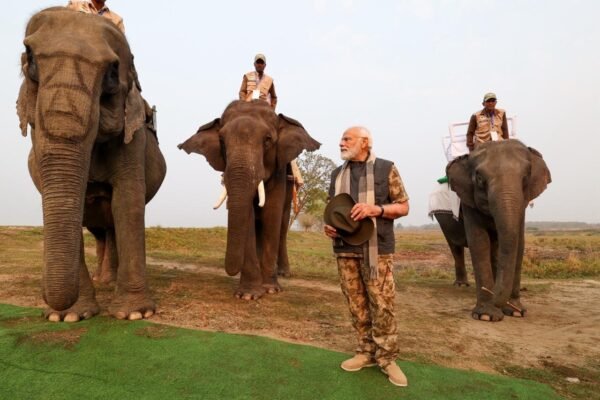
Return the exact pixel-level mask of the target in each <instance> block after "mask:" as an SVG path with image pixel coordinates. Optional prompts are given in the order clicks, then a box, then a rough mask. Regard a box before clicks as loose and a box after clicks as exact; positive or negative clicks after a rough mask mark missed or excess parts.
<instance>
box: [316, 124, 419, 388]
mask: <svg viewBox="0 0 600 400" xmlns="http://www.w3.org/2000/svg"><path fill="white" fill-rule="evenodd" d="M372 146H373V139H372V136H371V134H370V132H369V131H368V130H367V129H366V128H364V127H352V128H349V129H347V130H346V131H345V132H344V135H343V136H342V139H341V141H340V153H341V158H342V160H345V162H344V164H343V165H342V166H340V167H338V168H337V169H335V170H334V171H333V173H332V176H331V184H330V188H329V199H330V200H329V204H328V205H327V207H326V210H325V221H326V225H325V234H326V235H327V236H328V237H330V238H331V239H333V251H334V252H335V254H336V257H337V265H338V272H339V275H340V283H341V287H342V292H343V293H344V296H345V297H346V300H347V301H348V305H349V308H350V314H351V316H352V326H353V327H354V329H355V330H356V332H357V337H358V347H357V348H356V354H355V356H354V357H352V358H350V359H348V360H346V361H344V362H343V363H342V364H341V367H342V369H344V370H345V371H350V372H353V371H359V370H361V369H362V368H364V367H372V366H374V365H379V367H380V368H381V370H382V372H383V373H385V374H386V375H387V376H388V378H389V381H390V382H391V383H393V384H394V385H396V386H407V385H408V381H407V379H406V376H405V375H404V373H403V372H402V370H401V369H400V367H398V365H397V364H396V358H397V357H398V353H399V343H398V328H397V325H396V319H395V316H394V297H395V284H394V276H393V268H394V265H393V260H392V257H393V254H394V251H395V239H394V219H396V218H399V217H403V216H405V215H408V211H409V205H408V195H407V194H406V191H405V189H404V185H403V183H402V179H401V178H400V174H399V173H398V170H397V169H396V167H395V166H394V164H393V163H392V162H391V161H388V160H384V159H381V158H376V157H375V154H374V153H373V151H372ZM348 195H349V196H351V199H350V198H349V197H348ZM349 202H350V204H348V203H349ZM369 219H370V221H369ZM371 221H372V222H371ZM366 222H368V224H366ZM333 225H336V226H333ZM366 225H371V227H370V228H371V229H370V230H369V229H364V228H365V226H366ZM366 228H369V227H368V226H367V227H366ZM350 242H351V243H350Z"/></svg>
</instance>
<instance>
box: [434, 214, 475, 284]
mask: <svg viewBox="0 0 600 400" xmlns="http://www.w3.org/2000/svg"><path fill="white" fill-rule="evenodd" d="M432 214H433V215H434V216H435V219H436V220H437V222H438V224H440V228H441V229H442V232H443V233H444V238H446V242H447V243H448V247H450V251H451V252H452V257H453V258H454V270H455V274H456V277H455V280H454V285H455V286H459V287H460V286H462V285H465V286H469V279H468V277H467V269H466V267H465V248H466V247H469V246H468V244H467V236H466V233H465V224H464V220H463V218H462V216H460V218H459V219H458V220H456V219H455V218H454V216H453V215H452V212H433V213H432Z"/></svg>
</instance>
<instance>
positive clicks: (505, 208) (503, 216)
mask: <svg viewBox="0 0 600 400" xmlns="http://www.w3.org/2000/svg"><path fill="white" fill-rule="evenodd" d="M515 200H516V199H515V196H511V195H510V194H508V195H505V196H498V197H497V198H496V200H495V202H494V204H493V205H492V207H493V211H492V214H493V215H495V218H494V222H495V224H496V230H497V233H498V259H497V271H496V276H495V284H494V293H495V301H494V302H495V304H496V306H498V307H503V306H505V305H506V302H507V301H508V299H509V298H510V295H511V292H512V289H513V283H514V279H515V271H516V270H517V265H516V264H517V262H518V252H519V246H520V240H522V238H523V229H524V220H525V209H524V208H522V207H520V205H521V203H522V201H523V200H516V201H515ZM515 205H517V206H515Z"/></svg>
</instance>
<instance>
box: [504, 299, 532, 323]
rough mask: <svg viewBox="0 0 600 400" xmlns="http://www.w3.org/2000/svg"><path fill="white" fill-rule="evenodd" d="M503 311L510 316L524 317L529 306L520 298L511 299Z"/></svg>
mask: <svg viewBox="0 0 600 400" xmlns="http://www.w3.org/2000/svg"><path fill="white" fill-rule="evenodd" d="M502 312H503V313H504V315H508V316H509V317H517V318H523V317H525V313H526V312H527V308H525V306H524V305H523V304H521V301H520V300H519V299H510V300H508V302H507V303H506V306H504V307H502Z"/></svg>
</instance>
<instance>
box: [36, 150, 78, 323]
mask: <svg viewBox="0 0 600 400" xmlns="http://www.w3.org/2000/svg"><path fill="white" fill-rule="evenodd" d="M50 146H51V149H48V151H44V152H43V154H42V155H41V158H39V170H40V177H41V189H42V207H43V213H44V273H43V281H44V300H45V301H46V303H47V304H48V305H49V306H50V307H51V308H52V309H54V310H58V311H61V310H65V309H68V308H69V307H71V306H72V305H73V304H74V303H75V302H76V301H77V298H78V296H79V262H80V257H81V256H82V255H81V254H80V252H81V251H82V245H81V235H82V232H81V223H82V215H83V198H84V193H85V189H86V188H85V184H86V179H87V175H88V165H87V164H88V163H89V162H88V161H87V160H88V159H89V157H88V156H87V155H84V153H83V151H82V148H81V146H73V145H72V144H68V145H65V144H56V143H53V144H51V145H50Z"/></svg>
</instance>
